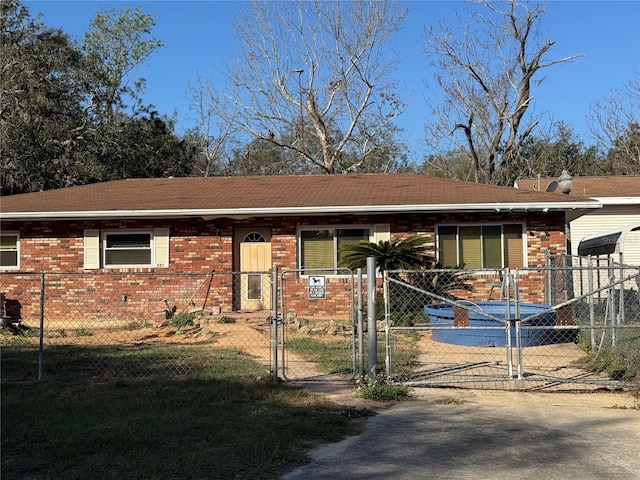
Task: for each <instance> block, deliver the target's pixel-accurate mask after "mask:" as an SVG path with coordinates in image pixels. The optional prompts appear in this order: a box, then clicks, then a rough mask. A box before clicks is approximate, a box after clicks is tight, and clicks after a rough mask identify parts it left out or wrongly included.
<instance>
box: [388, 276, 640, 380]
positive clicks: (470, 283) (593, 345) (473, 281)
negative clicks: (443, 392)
mask: <svg viewBox="0 0 640 480" xmlns="http://www.w3.org/2000/svg"><path fill="white" fill-rule="evenodd" d="M607 271H608V272H609V273H610V272H614V273H615V275H614V276H611V275H608V276H607V277H606V278H607V279H608V280H607V283H606V285H603V284H602V282H601V285H600V287H599V288H592V289H589V290H588V291H587V290H583V291H580V292H576V289H575V285H576V283H577V282H578V281H580V280H583V281H584V283H585V284H592V283H593V284H595V281H594V280H595V277H596V276H597V275H602V274H603V272H602V271H600V269H599V268H598V267H597V266H590V267H588V268H587V267H584V266H583V267H571V266H569V267H567V266H565V265H562V266H561V267H551V268H539V269H535V268H532V269H521V270H511V271H503V272H500V274H499V277H500V278H499V280H500V281H499V282H496V281H495V277H496V272H495V271H492V272H489V271H480V270H479V271H468V270H464V271H463V270H431V271H426V272H414V271H398V272H388V275H387V278H386V279H385V302H384V303H385V312H384V316H385V325H386V329H385V330H386V346H387V350H388V352H389V354H388V359H387V372H386V373H387V377H388V378H389V379H391V380H394V381H401V382H404V383H406V384H408V385H415V386H420V385H423V386H468V387H471V388H498V389H516V390H542V389H545V390H552V389H556V390H557V389H576V388H579V389H585V388H594V387H598V386H600V387H602V386H610V387H629V386H631V383H630V382H631V381H632V380H633V377H635V376H637V375H640V297H639V296H638V292H637V291H635V290H631V289H629V286H630V285H632V284H634V283H635V282H636V281H638V278H639V275H640V268H638V267H633V266H620V265H618V266H616V268H615V269H613V270H612V269H611V268H610V266H608V267H607ZM581 276H582V277H584V278H583V279H581V278H580V277H581ZM492 277H493V278H492ZM590 282H591V283H590ZM549 286H551V288H552V291H549V290H548V289H549ZM578 293H579V294H578ZM541 295H544V296H543V297H541ZM492 297H496V299H495V300H493V299H492ZM621 297H622V298H621ZM532 298H538V299H539V298H546V299H551V300H552V302H553V304H547V303H542V302H541V303H536V302H533V301H531V299H532ZM523 299H524V300H527V301H523ZM408 336H411V337H412V338H414V339H416V352H417V354H416V355H415V357H414V358H413V359H412V362H411V363H412V367H411V369H410V371H397V368H394V367H393V365H397V364H398V363H399V362H398V361H397V359H394V356H397V352H398V350H399V349H398V345H401V344H403V343H406V338H407V337H408ZM612 355H613V356H615V357H616V358H618V357H620V361H621V362H623V363H624V364H625V365H626V367H624V368H622V367H621V371H619V372H615V371H614V372H608V373H609V374H608V375H607V374H606V373H605V372H602V371H600V370H602V369H600V368H597V361H598V357H601V358H600V359H602V357H604V356H612Z"/></svg>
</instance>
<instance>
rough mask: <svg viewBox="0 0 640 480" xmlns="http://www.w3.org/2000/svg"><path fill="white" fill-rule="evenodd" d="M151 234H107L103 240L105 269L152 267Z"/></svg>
mask: <svg viewBox="0 0 640 480" xmlns="http://www.w3.org/2000/svg"><path fill="white" fill-rule="evenodd" d="M151 241H152V234H151V232H126V231H124V232H105V233H104V237H103V240H102V245H103V252H104V254H103V258H104V266H105V267H120V266H127V267H131V266H136V267H138V266H139V267H150V266H151V265H152V261H153V255H152V245H151Z"/></svg>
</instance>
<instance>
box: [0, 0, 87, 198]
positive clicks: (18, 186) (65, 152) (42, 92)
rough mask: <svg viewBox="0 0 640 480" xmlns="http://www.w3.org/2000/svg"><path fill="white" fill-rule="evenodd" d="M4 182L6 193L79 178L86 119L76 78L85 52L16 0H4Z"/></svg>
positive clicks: (0, 164) (0, 128)
mask: <svg viewBox="0 0 640 480" xmlns="http://www.w3.org/2000/svg"><path fill="white" fill-rule="evenodd" d="M0 29H1V32H2V37H1V39H0V58H2V75H1V76H0V145H1V146H2V148H1V152H0V159H1V160H0V171H1V173H0V181H1V182H2V193H3V194H7V193H18V192H21V191H34V190H46V189H49V188H53V187H56V186H66V185H70V184H73V183H75V182H76V180H77V177H76V174H75V166H76V157H75V155H74V153H75V147H76V146H77V144H78V142H79V141H80V137H81V133H82V130H83V127H84V118H83V114H82V109H81V106H80V100H81V91H80V90H79V88H78V84H77V82H76V73H77V71H78V69H79V68H80V64H81V56H80V54H79V52H77V51H76V50H75V49H74V48H73V46H72V44H71V42H70V40H69V38H68V37H67V36H66V35H65V34H64V33H62V32H61V31H60V30H54V29H49V28H46V27H45V26H44V25H43V24H41V23H39V22H37V21H35V20H34V19H32V18H31V17H30V16H29V12H28V10H27V8H26V7H24V6H21V5H20V4H19V3H18V2H17V1H15V0H2V2H1V3H0Z"/></svg>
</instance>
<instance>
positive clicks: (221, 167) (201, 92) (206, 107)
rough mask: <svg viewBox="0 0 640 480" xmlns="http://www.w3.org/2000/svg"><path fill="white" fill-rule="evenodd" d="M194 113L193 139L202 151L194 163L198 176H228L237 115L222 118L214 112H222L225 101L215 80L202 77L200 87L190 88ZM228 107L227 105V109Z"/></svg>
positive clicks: (198, 83) (199, 80) (228, 114)
mask: <svg viewBox="0 0 640 480" xmlns="http://www.w3.org/2000/svg"><path fill="white" fill-rule="evenodd" d="M189 93H190V95H191V109H192V110H193V111H194V112H195V115H196V127H195V128H194V129H192V130H191V131H190V132H189V136H190V137H191V138H192V139H193V142H194V143H195V144H196V145H197V147H198V149H199V154H198V157H197V159H196V162H195V163H194V168H193V170H194V172H193V173H194V175H196V176H202V177H208V176H210V175H214V174H222V175H228V174H230V173H232V172H230V171H229V163H230V154H229V150H230V143H231V142H232V141H233V138H234V134H235V127H234V122H233V119H234V117H233V115H232V114H231V111H230V110H225V111H226V112H227V115H226V116H225V117H224V118H222V117H220V116H217V115H216V114H215V113H214V112H215V111H216V110H224V108H221V106H222V104H224V101H225V98H221V97H220V96H219V95H218V94H217V92H216V89H215V87H214V85H213V83H212V82H211V80H209V79H206V78H203V77H198V79H197V81H196V84H195V85H194V86H190V87H189ZM226 106H227V105H225V107H226Z"/></svg>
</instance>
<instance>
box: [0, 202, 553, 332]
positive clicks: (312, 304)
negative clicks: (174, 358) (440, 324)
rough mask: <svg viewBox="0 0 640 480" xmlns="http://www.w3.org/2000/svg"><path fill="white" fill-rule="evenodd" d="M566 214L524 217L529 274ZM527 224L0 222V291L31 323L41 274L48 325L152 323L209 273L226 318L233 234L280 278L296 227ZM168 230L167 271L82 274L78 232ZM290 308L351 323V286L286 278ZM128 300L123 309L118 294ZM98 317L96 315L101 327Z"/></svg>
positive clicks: (290, 262)
mask: <svg viewBox="0 0 640 480" xmlns="http://www.w3.org/2000/svg"><path fill="white" fill-rule="evenodd" d="M563 218H564V215H563V214H562V213H553V214H551V213H550V214H540V213H529V214H528V215H527V216H526V218H524V220H526V222H527V227H528V234H527V251H528V264H529V265H530V266H543V265H544V263H545V251H546V250H547V249H550V250H551V251H552V252H553V253H563V252H564V251H565V244H564V221H563ZM522 220H523V217H520V216H518V215H515V214H509V215H499V214H497V213H478V214H454V213H447V214H440V215H423V214H418V213H410V214H404V215H384V216H373V215H370V216H358V217H356V216H349V215H347V216H342V217H340V218H334V217H306V218H300V217H284V218H275V217H274V218H261V219H259V220H255V219H252V220H242V221H232V220H230V219H220V220H214V221H205V220H202V219H184V220H146V221H140V220H113V221H86V222H84V221H70V222H61V221H57V222H24V223H18V222H2V225H1V227H2V229H3V230H12V231H19V232H20V272H11V271H4V272H2V273H1V274H0V283H1V286H0V291H2V292H4V293H5V294H6V295H7V298H16V299H18V300H20V301H21V303H22V305H23V317H24V318H29V319H30V322H31V323H33V320H34V319H37V318H38V317H39V305H40V291H39V282H40V275H39V272H45V273H46V275H45V280H46V282H47V287H46V290H45V296H46V317H47V318H69V317H82V316H83V315H86V311H87V310H90V311H95V312H101V314H102V315H104V316H105V317H109V318H112V317H118V318H124V317H127V318H138V317H144V318H148V319H149V320H150V317H151V316H152V312H153V311H154V310H157V309H161V308H163V304H162V303H161V300H162V299H163V298H169V299H172V301H176V302H180V306H183V305H184V306H185V307H186V306H187V304H188V303H189V301H193V302H194V303H195V304H196V306H197V307H198V306H201V305H202V304H203V303H204V301H205V300H204V298H205V296H206V291H207V286H208V279H209V278H210V277H209V276H208V275H209V274H210V273H211V272H212V271H215V274H214V278H213V285H212V288H211V291H210V292H209V293H210V295H209V297H207V300H206V301H207V305H208V306H214V305H215V306H220V307H221V308H222V310H223V311H230V310H231V309H233V308H234V303H233V290H234V285H233V279H232V277H231V275H230V272H232V271H234V270H237V264H235V263H234V258H233V233H234V229H235V228H241V227H251V226H255V225H260V226H268V227H270V228H271V232H272V238H271V244H272V258H273V263H274V264H275V265H277V266H278V268H279V269H280V271H283V270H286V269H295V268H296V267H297V244H296V240H297V229H298V227H300V226H310V225H328V226H331V225H352V224H362V225H371V224H374V223H389V224H390V225H391V232H392V233H391V236H392V238H396V237H398V236H407V235H410V234H414V233H419V234H424V235H431V236H433V235H434V225H435V224H442V223H465V222H473V223H478V222H519V221H522ZM155 227H169V229H170V243H169V251H170V253H169V255H170V266H169V268H158V269H154V268H148V269H100V270H85V269H84V267H83V233H84V230H85V229H99V230H100V231H104V230H111V229H120V228H135V229H153V228H155ZM539 277H540V275H539V274H535V273H527V274H526V276H524V275H523V276H522V277H521V278H520V286H521V292H520V297H521V299H522V300H524V301H531V302H541V301H543V298H542V296H543V292H544V288H543V287H544V285H543V284H542V283H541V282H543V279H542V278H539ZM286 280H287V284H286V286H285V293H286V295H287V296H286V299H285V303H286V309H287V310H288V311H293V312H296V313H298V314H300V315H304V314H305V313H306V312H308V313H310V314H314V315H317V316H327V317H331V316H333V315H338V316H341V317H344V316H347V317H348V312H349V310H350V306H351V299H352V287H351V285H350V284H349V283H348V282H345V281H344V279H341V278H328V279H327V299H326V300H310V299H309V298H308V284H307V279H305V278H302V279H299V278H298V277H297V275H295V274H293V273H289V274H286ZM493 281H495V278H494V277H493V276H491V275H489V276H486V277H485V276H482V277H481V276H476V277H474V278H473V280H472V283H473V286H474V288H475V292H474V295H475V296H476V297H480V298H485V297H486V298H488V295H489V288H490V287H489V286H488V285H487V284H488V283H491V282H493ZM125 294H126V295H127V301H126V302H123V301H122V295H125ZM98 316H99V315H98V314H96V320H92V321H99V320H97V318H98Z"/></svg>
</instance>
